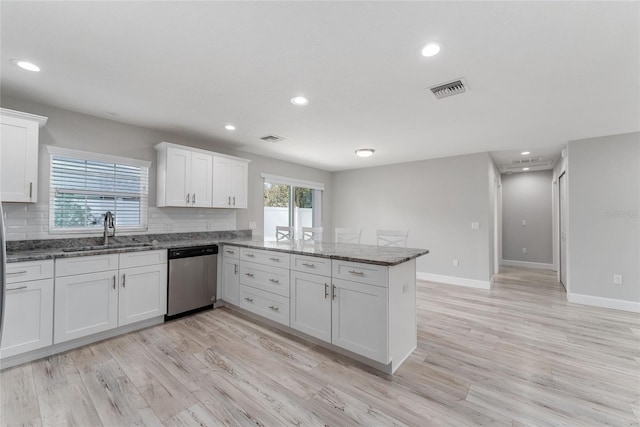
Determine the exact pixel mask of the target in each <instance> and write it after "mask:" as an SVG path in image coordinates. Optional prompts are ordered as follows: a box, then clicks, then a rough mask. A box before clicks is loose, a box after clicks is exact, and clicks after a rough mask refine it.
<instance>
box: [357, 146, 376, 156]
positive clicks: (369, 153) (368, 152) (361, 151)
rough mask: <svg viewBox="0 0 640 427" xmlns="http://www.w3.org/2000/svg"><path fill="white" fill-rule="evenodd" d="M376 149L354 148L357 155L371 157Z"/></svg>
mask: <svg viewBox="0 0 640 427" xmlns="http://www.w3.org/2000/svg"><path fill="white" fill-rule="evenodd" d="M375 151H376V150H374V149H373V148H360V149H359V150H356V156H358V157H371V156H373V153H375Z"/></svg>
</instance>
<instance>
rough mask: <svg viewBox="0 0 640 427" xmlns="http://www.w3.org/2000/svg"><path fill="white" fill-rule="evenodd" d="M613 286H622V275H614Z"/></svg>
mask: <svg viewBox="0 0 640 427" xmlns="http://www.w3.org/2000/svg"><path fill="white" fill-rule="evenodd" d="M613 284H614V285H622V274H614V275H613Z"/></svg>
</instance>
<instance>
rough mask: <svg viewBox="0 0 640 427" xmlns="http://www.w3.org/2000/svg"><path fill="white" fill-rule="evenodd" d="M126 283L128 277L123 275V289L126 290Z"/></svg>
mask: <svg viewBox="0 0 640 427" xmlns="http://www.w3.org/2000/svg"><path fill="white" fill-rule="evenodd" d="M126 283H127V275H126V274H123V275H122V287H123V288H124V287H126V286H125V285H126Z"/></svg>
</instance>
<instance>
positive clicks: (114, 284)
mask: <svg viewBox="0 0 640 427" xmlns="http://www.w3.org/2000/svg"><path fill="white" fill-rule="evenodd" d="M115 288H116V275H115V274H114V275H113V289H115Z"/></svg>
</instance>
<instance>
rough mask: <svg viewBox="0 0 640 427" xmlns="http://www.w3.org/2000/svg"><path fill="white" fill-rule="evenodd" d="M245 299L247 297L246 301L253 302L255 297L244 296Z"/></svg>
mask: <svg viewBox="0 0 640 427" xmlns="http://www.w3.org/2000/svg"><path fill="white" fill-rule="evenodd" d="M244 299H245V300H246V301H249V302H253V298H249V297H244Z"/></svg>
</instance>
